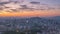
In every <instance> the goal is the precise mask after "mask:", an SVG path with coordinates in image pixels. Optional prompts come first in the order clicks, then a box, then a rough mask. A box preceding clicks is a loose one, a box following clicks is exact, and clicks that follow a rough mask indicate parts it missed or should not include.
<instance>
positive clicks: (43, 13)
mask: <svg viewBox="0 0 60 34" xmlns="http://www.w3.org/2000/svg"><path fill="white" fill-rule="evenodd" d="M0 16H3V17H8V16H20V17H27V16H28V17H31V16H43V17H45V16H60V11H59V10H51V11H47V10H46V11H41V10H36V11H23V12H12V13H9V12H4V11H3V12H0Z"/></svg>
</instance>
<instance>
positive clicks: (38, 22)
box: [0, 17, 60, 34]
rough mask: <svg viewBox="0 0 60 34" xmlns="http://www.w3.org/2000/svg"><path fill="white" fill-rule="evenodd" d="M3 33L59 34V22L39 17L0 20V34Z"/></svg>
mask: <svg viewBox="0 0 60 34" xmlns="http://www.w3.org/2000/svg"><path fill="white" fill-rule="evenodd" d="M4 32H10V33H11V32H12V33H11V34H13V32H14V34H20V33H21V34H60V20H57V19H56V20H55V19H48V18H40V17H31V18H17V17H16V18H14V17H9V18H0V34H2V33H4ZM15 32H19V33H15ZM5 34H9V33H5Z"/></svg>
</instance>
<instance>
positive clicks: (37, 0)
mask: <svg viewBox="0 0 60 34" xmlns="http://www.w3.org/2000/svg"><path fill="white" fill-rule="evenodd" d="M0 16H1V17H8V16H18V17H32V16H39V17H49V16H50V17H51V16H60V0H0Z"/></svg>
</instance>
